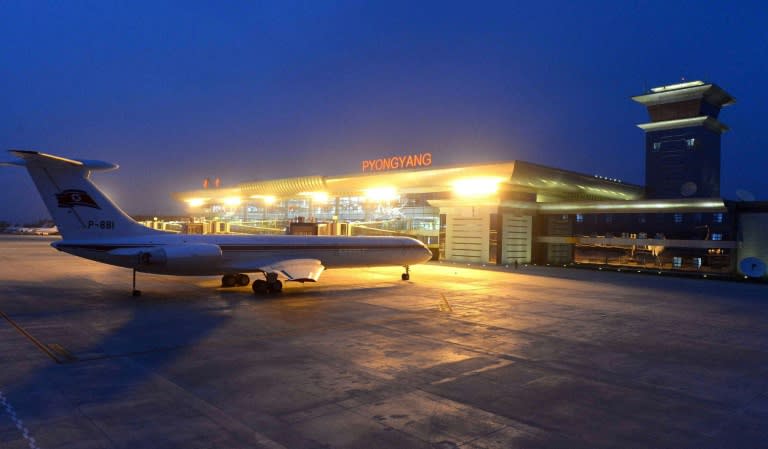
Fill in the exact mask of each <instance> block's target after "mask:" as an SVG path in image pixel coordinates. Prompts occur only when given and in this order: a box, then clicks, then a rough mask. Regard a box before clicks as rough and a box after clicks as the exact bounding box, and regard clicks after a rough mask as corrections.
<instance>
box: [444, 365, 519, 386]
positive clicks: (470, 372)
mask: <svg viewBox="0 0 768 449" xmlns="http://www.w3.org/2000/svg"><path fill="white" fill-rule="evenodd" d="M514 363H515V362H513V361H511V360H498V361H496V362H494V363H491V364H490V365H488V366H484V367H482V368H478V369H473V370H471V371H467V372H465V373H461V374H459V375H458V376H453V377H446V378H445V379H440V380H436V381H434V382H430V385H440V384H444V383H446V382H453V381H454V380H456V379H460V378H462V377H467V376H473V375H475V374H480V373H482V372H484V371H490V370H492V369H499V368H504V367H505V366H509V365H513V364H514Z"/></svg>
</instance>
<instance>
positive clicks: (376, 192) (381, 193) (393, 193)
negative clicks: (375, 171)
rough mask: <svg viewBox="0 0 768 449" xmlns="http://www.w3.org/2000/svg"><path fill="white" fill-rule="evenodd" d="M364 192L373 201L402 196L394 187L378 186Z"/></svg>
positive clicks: (394, 198) (390, 199)
mask: <svg viewBox="0 0 768 449" xmlns="http://www.w3.org/2000/svg"><path fill="white" fill-rule="evenodd" d="M363 193H364V194H365V197H366V198H367V199H369V200H371V201H392V200H396V199H398V198H399V197H400V195H398V194H397V190H395V188H394V187H376V188H372V189H366V190H365V191H364V192H363Z"/></svg>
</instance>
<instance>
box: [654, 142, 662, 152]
mask: <svg viewBox="0 0 768 449" xmlns="http://www.w3.org/2000/svg"><path fill="white" fill-rule="evenodd" d="M659 150H661V142H653V151H659Z"/></svg>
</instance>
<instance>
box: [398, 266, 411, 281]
mask: <svg viewBox="0 0 768 449" xmlns="http://www.w3.org/2000/svg"><path fill="white" fill-rule="evenodd" d="M404 268H405V273H403V274H401V275H400V279H402V280H404V281H408V280H410V279H411V267H410V266H408V265H405V266H404Z"/></svg>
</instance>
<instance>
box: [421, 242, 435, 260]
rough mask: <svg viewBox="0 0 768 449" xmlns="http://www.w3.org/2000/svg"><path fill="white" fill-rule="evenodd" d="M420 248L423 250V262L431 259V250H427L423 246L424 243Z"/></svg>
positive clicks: (424, 245) (425, 246)
mask: <svg viewBox="0 0 768 449" xmlns="http://www.w3.org/2000/svg"><path fill="white" fill-rule="evenodd" d="M421 248H422V249H423V250H424V262H426V261H428V260H431V259H432V250H430V249H429V247H428V246H427V245H426V244H424V242H421Z"/></svg>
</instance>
